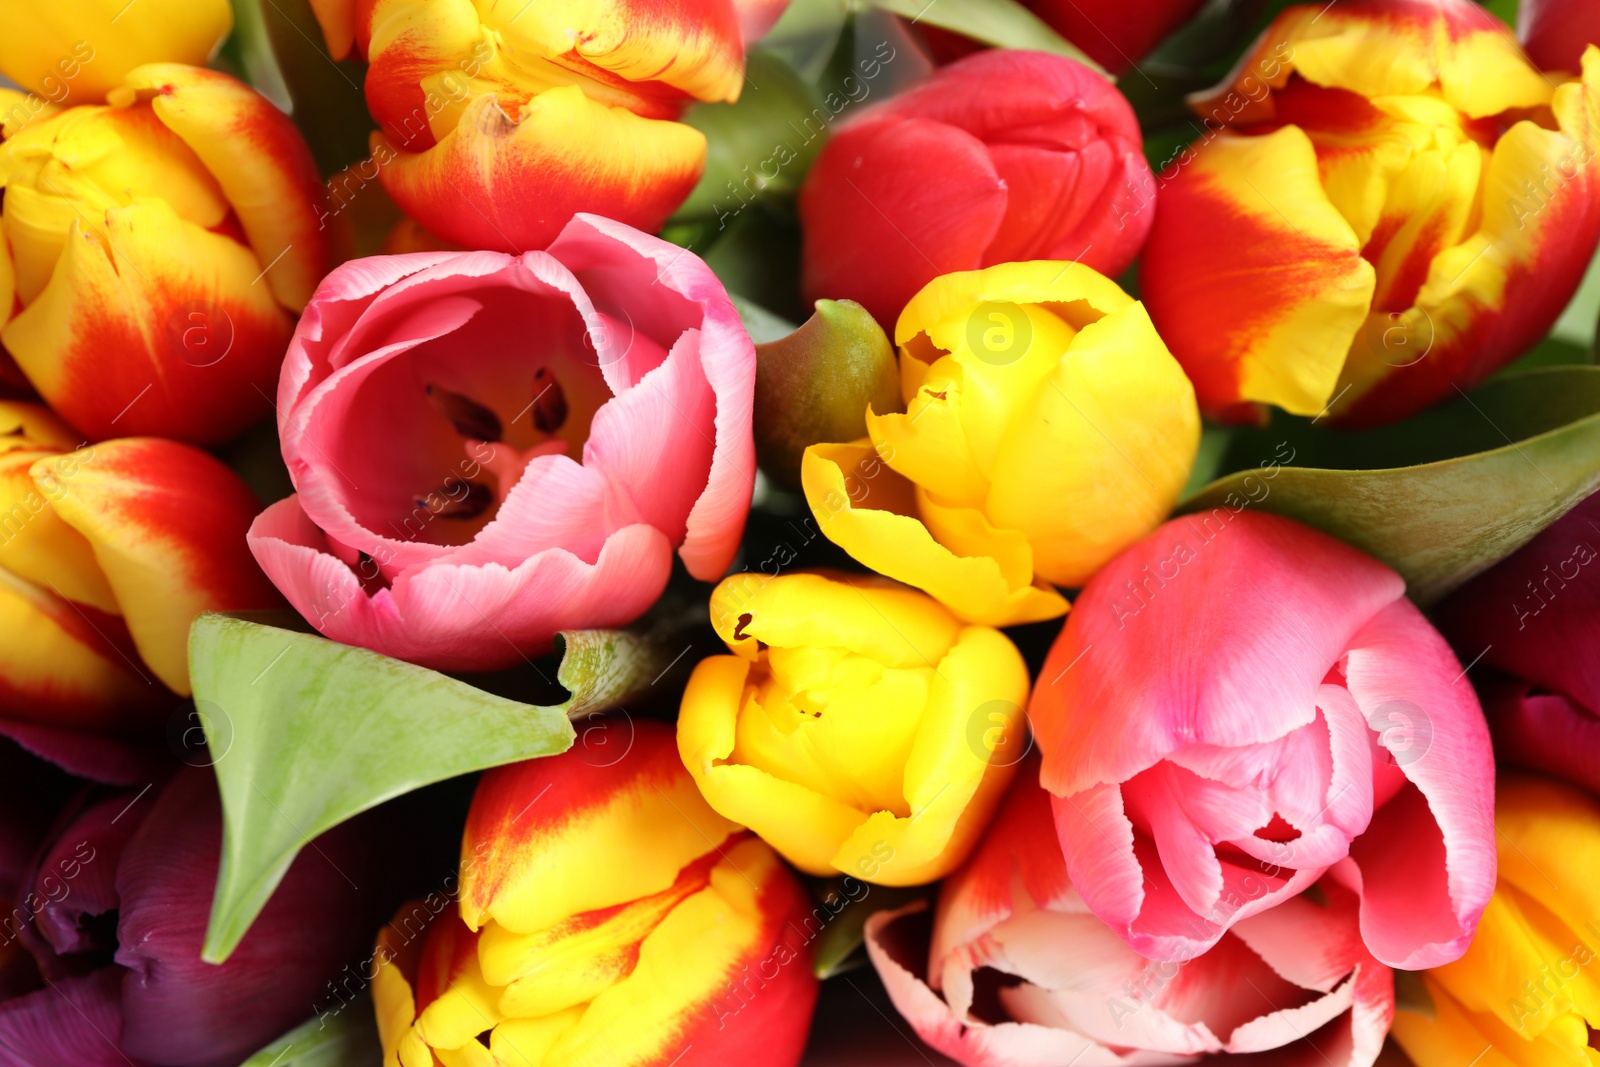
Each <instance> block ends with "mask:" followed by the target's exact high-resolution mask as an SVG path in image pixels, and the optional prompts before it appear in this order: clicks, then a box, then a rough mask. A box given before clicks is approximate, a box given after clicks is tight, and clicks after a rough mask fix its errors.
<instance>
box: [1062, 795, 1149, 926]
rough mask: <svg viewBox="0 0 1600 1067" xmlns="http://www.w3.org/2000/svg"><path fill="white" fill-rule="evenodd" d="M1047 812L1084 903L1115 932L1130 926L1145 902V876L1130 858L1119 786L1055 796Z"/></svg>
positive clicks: (1129, 828) (1129, 826) (1130, 829)
mask: <svg viewBox="0 0 1600 1067" xmlns="http://www.w3.org/2000/svg"><path fill="white" fill-rule="evenodd" d="M1051 808H1052V810H1053V812H1054V814H1055V821H1056V834H1057V837H1058V840H1059V841H1060V845H1061V852H1062V855H1064V856H1065V857H1066V860H1067V875H1068V877H1069V878H1070V879H1071V880H1072V884H1073V885H1074V886H1075V887H1077V889H1078V892H1079V894H1080V895H1081V896H1082V897H1083V902H1084V903H1085V904H1087V905H1088V906H1089V910H1090V911H1092V912H1094V913H1095V914H1096V915H1098V916H1099V917H1100V919H1101V920H1102V921H1103V922H1105V923H1107V924H1109V925H1110V926H1111V927H1113V928H1114V929H1118V930H1126V929H1129V928H1131V926H1132V925H1133V921H1134V920H1135V919H1137V918H1138V917H1139V912H1140V909H1141V908H1142V907H1143V905H1144V902H1145V889H1144V872H1143V870H1141V868H1140V866H1139V860H1138V859H1136V858H1135V857H1134V852H1133V847H1134V840H1133V823H1131V822H1129V821H1128V816H1127V814H1126V812H1125V811H1124V810H1123V804H1122V790H1121V788H1119V787H1118V786H1114V785H1097V786H1095V787H1093V788H1092V789H1088V790H1085V791H1084V792H1082V793H1078V794H1076V795H1073V796H1065V797H1063V796H1057V797H1054V798H1052V800H1051Z"/></svg>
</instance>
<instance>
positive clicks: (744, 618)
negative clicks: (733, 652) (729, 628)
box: [733, 611, 755, 641]
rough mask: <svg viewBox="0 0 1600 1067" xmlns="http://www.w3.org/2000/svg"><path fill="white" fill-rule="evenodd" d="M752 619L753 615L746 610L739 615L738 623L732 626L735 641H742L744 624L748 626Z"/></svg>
mask: <svg viewBox="0 0 1600 1067" xmlns="http://www.w3.org/2000/svg"><path fill="white" fill-rule="evenodd" d="M754 619H755V616H754V615H751V614H750V613H749V612H748V611H747V612H745V613H744V614H743V615H740V616H739V625H738V626H735V627H734V628H733V639H734V640H735V641H743V640H744V637H745V633H744V628H745V627H746V626H749V625H750V623H751V622H752V621H754Z"/></svg>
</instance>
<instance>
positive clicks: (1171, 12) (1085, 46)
mask: <svg viewBox="0 0 1600 1067" xmlns="http://www.w3.org/2000/svg"><path fill="white" fill-rule="evenodd" d="M1203 2H1204V0H1023V4H1022V6H1023V7H1025V8H1027V9H1028V10H1029V11H1032V12H1033V13H1034V14H1035V15H1037V16H1039V18H1040V19H1041V20H1042V21H1043V22H1044V23H1045V24H1046V25H1047V26H1049V27H1050V28H1051V29H1053V30H1055V31H1056V32H1057V33H1059V34H1060V35H1061V36H1063V37H1065V38H1066V39H1067V40H1068V41H1070V42H1072V44H1073V45H1075V46H1077V48H1079V49H1080V50H1081V51H1082V52H1083V53H1084V54H1085V55H1087V56H1088V57H1089V58H1090V59H1092V60H1094V61H1095V62H1096V63H1098V64H1100V65H1101V66H1102V67H1104V68H1105V69H1106V70H1108V71H1110V72H1111V73H1112V74H1123V73H1126V72H1127V71H1128V70H1130V69H1132V70H1138V60H1140V59H1142V58H1144V56H1146V55H1148V54H1149V52H1150V50H1151V49H1153V48H1154V47H1155V46H1156V45H1158V44H1160V43H1161V42H1162V40H1164V39H1165V38H1166V37H1167V35H1168V34H1170V33H1172V31H1174V30H1176V29H1177V28H1178V27H1179V26H1181V25H1183V24H1184V23H1185V22H1187V21H1188V20H1189V18H1190V17H1191V16H1192V15H1194V13H1195V12H1196V11H1198V10H1200V7H1201V5H1202V3H1203ZM917 28H918V30H919V32H920V34H921V36H922V38H923V40H924V41H925V42H926V43H927V45H928V46H929V49H930V51H931V52H932V53H933V56H934V59H935V60H937V61H938V62H941V63H948V62H950V61H952V60H955V59H959V58H960V57H962V56H966V55H971V54H972V53H973V52H975V51H977V50H978V49H979V48H980V47H982V46H981V45H979V44H978V43H977V42H975V41H972V40H970V39H968V38H966V37H962V36H959V35H957V34H954V33H951V32H949V31H947V30H940V29H936V28H934V27H931V26H929V25H928V24H927V23H925V22H924V23H918V24H917Z"/></svg>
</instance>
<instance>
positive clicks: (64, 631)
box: [0, 402, 279, 732]
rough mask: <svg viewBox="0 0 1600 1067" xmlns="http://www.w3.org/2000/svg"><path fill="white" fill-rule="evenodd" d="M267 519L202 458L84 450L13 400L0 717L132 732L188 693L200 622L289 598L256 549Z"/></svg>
mask: <svg viewBox="0 0 1600 1067" xmlns="http://www.w3.org/2000/svg"><path fill="white" fill-rule="evenodd" d="M256 508H257V504H256V501H255V497H254V496H252V495H251V493H250V490H249V489H248V488H247V487H246V486H245V484H244V483H243V482H242V481H240V479H239V477H238V475H236V474H234V473H233V472H232V471H230V470H229V469H228V468H227V467H225V466H223V465H222V463H220V462H219V461H218V460H216V459H214V458H212V457H211V456H209V455H207V454H206V453H204V452H202V451H200V450H199V449H197V448H193V447H191V446H189V445H183V444H179V443H177V442H175V441H164V440H159V439H156V438H133V439H128V440H117V441H105V442H101V443H100V444H97V445H89V446H87V447H84V448H77V447H76V439H75V437H74V435H73V434H72V432H71V431H70V430H68V429H67V427H66V426H64V425H62V424H61V423H60V422H59V421H58V420H57V419H55V418H54V417H53V416H52V415H51V414H50V413H49V412H48V411H46V410H45V409H44V408H42V407H39V406H38V405H35V404H25V403H18V402H0V635H3V637H0V716H3V717H6V718H14V719H23V720H27V721H31V722H39V723H46V724H51V725H56V726H64V727H69V728H77V729H86V730H109V731H112V732H127V731H128V730H130V729H137V728H139V727H140V726H142V725H147V723H148V718H149V715H148V713H149V712H151V711H153V710H156V709H159V708H161V707H164V706H166V705H167V704H170V703H171V702H172V696H171V693H169V692H168V690H171V691H172V692H175V693H179V694H183V695H188V693H189V659H188V655H189V654H188V647H189V624H190V623H192V622H193V621H194V620H195V618H196V617H197V616H198V615H199V614H200V613H201V612H203V611H233V610H248V609H259V608H271V607H275V606H277V605H278V603H279V601H278V598H277V595H276V594H275V593H274V591H273V589H272V587H271V585H270V584H268V582H267V581H266V579H265V577H264V576H263V575H262V574H261V572H260V570H259V569H258V568H257V567H256V566H255V564H254V562H253V561H252V560H251V558H250V555H249V553H248V551H247V550H246V547H245V545H244V540H243V538H244V533H245V531H246V530H247V529H248V528H249V525H250V521H251V519H252V518H253V517H254V515H255V512H256Z"/></svg>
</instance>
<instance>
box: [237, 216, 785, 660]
mask: <svg viewBox="0 0 1600 1067" xmlns="http://www.w3.org/2000/svg"><path fill="white" fill-rule="evenodd" d="M754 390H755V350H754V347H753V346H752V345H751V343H750V337H749V335H748V334H746V333H745V331H744V328H743V327H742V326H741V325H740V323H739V317H738V314H737V313H736V312H735V311H734V309H733V305H732V304H731V303H730V302H729V300H728V297H727V293H726V292H725V291H724V290H723V288H722V284H721V283H720V282H718V281H717V279H716V276H715V275H713V274H712V273H711V271H710V269H709V268H708V267H707V266H706V265H705V264H704V263H703V262H701V261H700V260H699V259H698V258H696V257H695V256H694V255H692V254H690V253H689V252H686V251H685V250H683V249H681V248H678V247H676V246H674V245H669V244H667V243H666V242H664V241H660V240H657V239H656V238H654V237H650V236H647V235H645V234H642V233H640V232H638V231H637V230H634V229H630V228H629V227H627V226H624V225H622V224H621V223H617V222H612V221H610V220H609V219H602V218H598V217H595V216H590V215H580V216H579V217H577V218H576V219H574V220H573V221H572V223H571V224H570V225H569V226H568V227H567V228H566V229H565V230H563V231H562V236H561V237H560V238H559V239H558V240H557V241H556V242H555V243H554V244H552V245H551V246H550V248H549V250H548V251H541V252H528V253H526V254H524V255H522V256H509V255H506V254H504V253H500V252H466V253H452V252H436V253H415V254H411V255H404V256H379V257H374V258H370V259H362V260H356V261H354V262H351V263H347V264H345V265H344V266H342V267H340V268H339V269H337V270H335V271H334V272H333V273H332V274H331V275H329V276H328V278H327V280H326V281H324V282H323V284H322V286H321V288H319V289H318V290H317V295H316V296H315V297H314V298H313V300H312V301H311V304H310V306H309V307H308V308H307V309H306V314H305V317H304V318H303V319H302V320H301V322H300V326H299V329H298V330H297V331H296V333H295V337H294V340H293V342H292V343H291V344H290V346H289V354H288V357H287V358H286V361H285V363H284V370H283V378H282V380H281V382H280V383H279V387H278V431H279V436H280V438H281V441H282V446H283V456H284V461H285V462H286V463H287V464H288V467H289V475H290V477H291V478H292V479H293V480H294V484H295V488H296V489H297V490H298V493H297V495H295V496H292V497H289V498H288V499H286V500H282V501H279V502H278V503H277V504H274V505H273V506H271V507H270V508H268V509H267V510H266V511H265V512H263V513H262V515H261V516H260V517H259V518H258V519H257V520H256V523H255V525H254V526H252V527H251V529H250V538H249V541H250V547H251V550H252V551H254V552H255V555H256V558H257V559H258V560H259V561H260V563H261V566H262V568H263V569H264V570H265V571H266V572H267V575H268V576H269V577H270V578H271V579H272V580H273V582H274V583H276V584H277V586H278V588H279V589H281V590H282V591H283V593H284V595H285V596H287V597H288V598H289V601H290V602H291V603H292V604H293V605H294V606H295V607H296V608H297V609H298V610H299V611H300V613H301V614H303V615H304V616H305V617H306V618H307V619H309V620H310V621H311V622H312V624H313V625H314V626H316V628H317V629H319V630H321V631H322V632H323V633H324V634H326V635H327V636H328V637H331V638H333V639H335V640H338V641H343V642H345V643H347V644H354V645H363V646H365V647H367V648H372V649H376V650H377V651H379V652H382V653H384V654H386V655H390V656H395V657H398V658H400V659H407V660H412V661H414V662H417V663H422V664H425V665H427V666H434V667H443V668H447V669H460V670H478V669H489V668H495V667H507V666H510V665H511V664H513V663H519V662H522V660H523V659H524V657H531V656H535V655H539V654H540V653H542V652H543V651H544V650H546V649H547V648H548V647H549V646H550V641H551V638H552V637H553V636H554V635H555V634H556V632H557V631H559V630H563V629H567V628H572V627H580V628H581V627H603V626H618V625H622V624H624V623H627V622H629V621H631V620H633V619H635V618H637V617H638V616H639V615H640V614H642V613H643V612H644V611H645V609H647V608H648V607H649V606H650V605H651V604H652V603H654V602H655V600H656V598H657V597H658V596H660V594H661V591H662V589H664V588H665V586H666V583H667V577H668V575H669V574H670V572H671V570H672V553H673V549H674V548H675V547H676V548H677V549H678V552H679V555H680V556H681V558H682V559H683V562H684V564H685V566H687V567H688V569H689V573H690V574H692V575H694V576H695V577H697V578H700V579H701V580H703V581H711V580H714V579H716V578H718V577H721V576H722V574H723V573H725V572H726V571H727V569H728V565H729V563H730V562H731V561H732V559H733V556H734V554H735V553H736V552H737V551H738V548H739V539H740V536H741V534H742V533H743V529H744V520H745V516H746V513H747V512H748V510H749V503H750V493H751V488H752V486H753V484H754V478H755V448H754V445H753V444H752V442H751V436H750V435H751V430H750V411H751V405H752V403H753V395H754ZM580 451H581V462H579V461H578V459H575V458H574V456H575V455H578V454H580ZM485 634H488V635H489V637H488V638H487V639H486V638H485V636H484V635H485Z"/></svg>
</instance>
